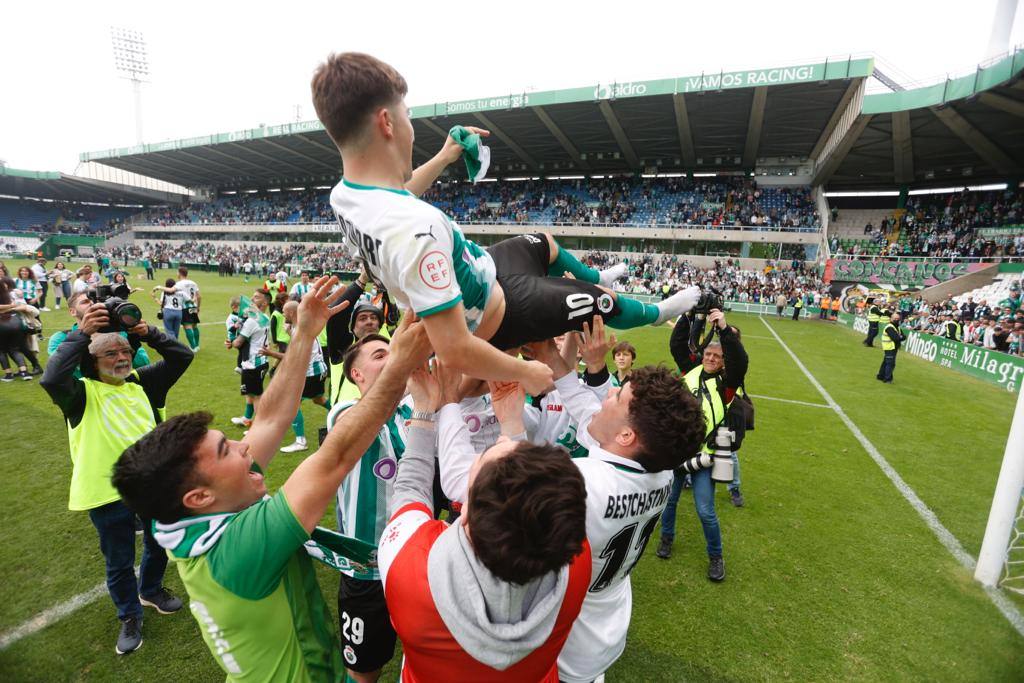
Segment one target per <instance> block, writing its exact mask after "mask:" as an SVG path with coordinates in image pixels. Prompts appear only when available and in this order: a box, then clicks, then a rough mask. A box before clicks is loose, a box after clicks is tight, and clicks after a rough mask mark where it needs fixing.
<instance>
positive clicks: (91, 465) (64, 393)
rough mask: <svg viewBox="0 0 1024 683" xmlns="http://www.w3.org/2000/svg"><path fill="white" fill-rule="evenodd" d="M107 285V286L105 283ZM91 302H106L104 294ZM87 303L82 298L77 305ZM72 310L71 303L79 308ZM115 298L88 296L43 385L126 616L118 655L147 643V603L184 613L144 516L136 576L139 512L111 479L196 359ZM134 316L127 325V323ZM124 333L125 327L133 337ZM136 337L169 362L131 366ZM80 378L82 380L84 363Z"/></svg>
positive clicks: (72, 498)
mask: <svg viewBox="0 0 1024 683" xmlns="http://www.w3.org/2000/svg"><path fill="white" fill-rule="evenodd" d="M101 289H103V288H102V287H101ZM90 294H91V295H92V296H91V297H90V298H93V299H100V298H102V296H103V295H102V293H98V295H93V293H92V292H90ZM78 301H85V302H89V299H86V298H85V297H84V296H83V297H81V298H80V299H78V298H76V302H75V303H77V302H78ZM72 308H73V309H74V308H75V307H74V305H73V306H72ZM131 308H132V305H131V304H127V302H124V301H122V300H120V299H119V298H117V297H108V298H106V299H105V300H101V301H95V300H93V301H91V302H90V304H89V305H88V306H87V307H85V309H84V313H83V314H82V316H81V319H80V321H79V326H78V328H77V329H75V330H71V331H70V332H69V333H68V334H67V337H66V339H65V340H64V343H62V344H61V345H60V346H59V347H58V348H57V349H56V350H55V351H54V353H53V355H52V356H51V357H50V361H49V363H48V364H47V366H46V372H45V374H44V375H43V378H42V380H41V381H40V384H41V385H42V386H43V388H44V389H46V391H47V393H48V394H49V395H50V398H51V399H52V400H53V402H54V403H55V404H57V406H58V407H59V408H60V409H61V412H62V413H63V414H64V419H65V421H66V422H67V425H68V440H69V442H70V450H71V462H72V473H71V486H70V495H69V500H68V508H69V509H70V510H80V511H88V512H89V518H90V520H92V523H93V525H94V526H95V527H96V531H97V533H98V534H99V539H100V550H101V551H102V553H103V557H104V559H105V560H106V573H107V589H108V590H109V592H110V597H111V599H112V600H113V602H114V605H115V606H116V607H117V616H118V618H119V619H120V620H121V627H120V633H119V634H118V638H117V646H116V652H117V653H118V654H125V653H128V652H131V651H133V650H135V649H137V648H138V647H139V646H140V645H141V644H142V605H146V606H147V607H154V608H156V610H157V611H158V612H160V613H161V614H169V613H171V612H176V611H178V610H179V609H181V601H180V600H179V599H178V598H176V597H174V596H173V595H171V593H170V592H168V591H167V590H166V589H165V588H164V587H163V585H162V582H163V576H164V570H165V568H166V567H167V555H166V554H165V553H164V551H163V549H162V548H160V546H159V545H158V544H157V543H156V541H155V540H154V539H153V536H152V535H151V533H150V525H149V523H148V520H144V545H143V553H142V564H141V567H140V571H139V581H138V582H137V581H136V578H135V572H134V571H133V569H132V567H133V565H134V563H135V515H134V514H132V512H131V511H130V510H129V509H128V508H127V507H126V506H125V505H124V503H123V502H122V501H121V496H120V495H119V494H118V492H117V491H116V490H115V489H114V487H113V485H112V484H111V481H110V473H111V469H112V468H113V465H114V463H115V462H116V461H117V459H118V457H119V456H120V455H121V453H122V452H123V451H124V449H125V448H127V447H128V446H130V445H132V444H133V443H135V441H137V440H138V439H139V438H141V437H142V436H144V435H145V434H147V433H149V432H150V431H152V430H153V429H154V428H155V427H156V425H157V423H158V422H161V421H162V420H163V419H164V416H165V413H166V401H167V393H168V391H169V390H170V388H171V387H172V386H174V384H175V382H177V381H178V379H179V378H180V377H181V376H182V374H184V372H185V370H186V369H187V368H188V366H189V364H190V363H191V362H192V358H193V354H192V352H191V351H190V350H189V349H188V347H186V346H184V345H183V344H180V343H179V342H177V341H176V340H173V339H171V338H169V337H168V336H167V335H165V334H164V333H163V332H160V331H159V330H157V329H156V328H155V327H152V326H150V325H148V324H146V323H145V322H144V321H142V320H141V315H139V316H138V317H135V318H134V319H132V316H133V315H134V314H136V313H138V308H135V310H134V312H133V311H131ZM126 320H128V321H129V322H133V324H132V325H131V326H130V327H128V326H127V325H126V324H125V321H126ZM119 332H127V333H128V338H126V337H123V336H121V335H120V334H119ZM129 338H137V339H140V340H142V341H145V342H146V343H147V344H149V346H150V347H151V348H152V349H154V350H155V351H157V352H158V353H159V354H160V355H161V356H162V357H163V360H161V361H159V362H156V363H153V364H151V365H147V366H146V367H143V368H139V369H138V370H133V369H132V357H133V355H134V354H133V352H132V345H131V343H130V342H129ZM80 363H81V365H82V375H83V376H82V377H80V378H79V377H76V376H75V373H76V372H77V371H78V368H79V364H80Z"/></svg>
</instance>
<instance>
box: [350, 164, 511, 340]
mask: <svg viewBox="0 0 1024 683" xmlns="http://www.w3.org/2000/svg"><path fill="white" fill-rule="evenodd" d="M331 207H332V208H333V209H334V213H335V215H336V216H337V217H338V224H339V225H340V227H341V231H342V234H343V235H344V238H343V242H344V244H345V246H346V248H347V249H348V251H349V252H350V253H351V254H352V256H353V257H354V258H356V259H358V260H360V261H361V262H362V263H364V264H365V265H366V268H367V270H368V271H369V273H370V276H371V277H372V278H373V279H374V281H375V282H377V283H379V284H380V285H382V286H383V287H384V288H385V289H387V291H388V293H389V294H390V295H391V297H392V298H393V299H394V300H395V302H396V303H397V304H398V306H399V307H400V308H402V309H409V308H411V309H412V310H414V311H415V312H416V314H417V315H418V316H420V317H426V316H429V315H432V314H434V313H439V312H441V311H444V310H447V309H449V308H451V307H453V306H456V305H457V304H458V303H459V302H460V301H461V302H462V305H463V306H464V307H465V310H466V325H467V326H468V327H469V331H470V332H473V331H474V330H476V328H477V326H478V325H479V324H480V321H481V320H482V319H483V315H484V309H485V308H486V307H487V300H488V298H489V297H490V294H491V290H492V289H493V287H494V283H495V271H494V261H493V259H491V255H490V254H488V253H487V251H486V250H484V249H483V248H481V247H480V246H479V245H477V244H475V243H474V242H472V241H470V240H467V239H466V237H465V236H464V235H463V234H462V231H461V230H459V227H458V226H457V225H456V224H455V223H454V222H453V221H451V220H450V219H449V218H448V217H447V216H446V215H445V214H444V212H442V211H440V210H439V209H437V208H435V207H433V206H431V205H430V204H427V203H426V202H424V201H421V200H420V199H418V198H417V197H416V196H415V195H413V194H412V193H411V192H408V191H406V190H394V189H389V188H382V187H373V186H369V185H358V184H356V183H352V182H349V181H348V180H345V179H344V178H342V180H341V182H340V183H338V184H337V185H336V186H335V187H334V190H332V191H331Z"/></svg>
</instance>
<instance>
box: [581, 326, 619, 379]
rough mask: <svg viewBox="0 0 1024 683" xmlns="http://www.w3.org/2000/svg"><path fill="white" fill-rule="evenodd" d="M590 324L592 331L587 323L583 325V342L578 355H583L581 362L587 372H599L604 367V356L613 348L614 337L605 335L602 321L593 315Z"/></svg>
mask: <svg viewBox="0 0 1024 683" xmlns="http://www.w3.org/2000/svg"><path fill="white" fill-rule="evenodd" d="M592 323H593V325H594V327H593V329H591V328H590V326H589V325H587V323H583V342H582V344H580V353H581V354H582V355H583V362H584V363H586V364H587V371H589V372H600V371H601V369H602V368H604V367H605V360H604V359H605V356H607V355H608V352H609V351H611V349H612V347H613V346H615V341H616V340H615V335H614V334H611V335H606V334H605V327H604V319H602V318H601V316H599V315H595V316H594V318H593V320H592Z"/></svg>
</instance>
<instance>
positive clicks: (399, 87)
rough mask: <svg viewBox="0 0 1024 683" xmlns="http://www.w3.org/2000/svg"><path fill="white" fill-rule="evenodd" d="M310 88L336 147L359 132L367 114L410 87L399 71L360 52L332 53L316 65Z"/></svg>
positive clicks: (387, 103)
mask: <svg viewBox="0 0 1024 683" xmlns="http://www.w3.org/2000/svg"><path fill="white" fill-rule="evenodd" d="M311 88H312V91H313V106H314V107H315V108H316V115H317V118H319V119H320V122H321V123H322V124H324V128H326V129H327V134H328V135H330V136H331V139H332V140H334V144H336V145H337V146H338V147H339V148H341V147H344V146H345V145H347V144H349V143H351V142H352V141H353V140H355V139H356V138H357V137H358V136H359V134H360V133H361V132H362V131H363V127H364V126H365V125H366V123H367V121H368V117H369V115H370V114H372V113H373V112H375V111H377V110H378V109H379V108H380V107H384V106H387V105H391V104H395V103H396V102H398V101H400V100H401V99H402V98H403V97H405V94H406V93H407V92H408V91H409V86H408V85H407V84H406V82H405V79H404V78H403V77H402V74H400V73H398V72H397V71H396V70H395V69H394V68H393V67H391V66H389V65H388V64H385V63H384V62H382V61H380V60H379V59H377V58H376V57H371V56H370V55H367V54H363V53H361V52H343V53H341V54H340V55H339V54H333V53H332V54H331V55H330V56H328V57H327V61H325V62H324V63H323V64H321V65H320V66H318V67H317V69H316V72H315V73H314V74H313V82H312V84H311Z"/></svg>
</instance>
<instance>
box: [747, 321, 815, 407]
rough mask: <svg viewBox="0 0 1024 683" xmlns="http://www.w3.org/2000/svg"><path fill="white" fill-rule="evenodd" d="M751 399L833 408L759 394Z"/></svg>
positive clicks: (751, 396) (753, 395) (752, 395)
mask: <svg viewBox="0 0 1024 683" xmlns="http://www.w3.org/2000/svg"><path fill="white" fill-rule="evenodd" d="M765 339H771V337H765ZM750 398H760V399H764V400H766V401H780V402H782V403H795V404H796V405H798V406H809V407H811V408H831V407H832V406H830V405H826V404H824V403H808V402H807V401H794V400H793V399H791V398H777V397H775V396H760V395H758V394H751V395H750Z"/></svg>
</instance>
